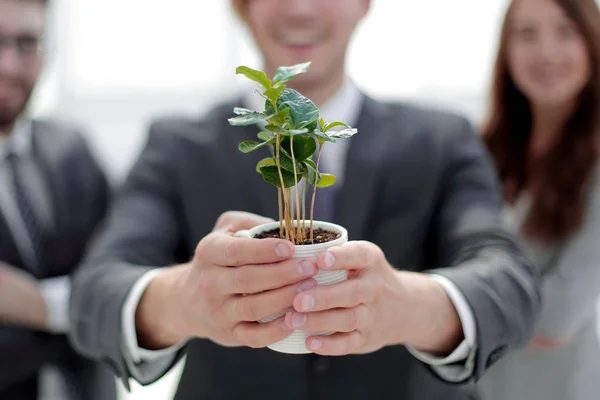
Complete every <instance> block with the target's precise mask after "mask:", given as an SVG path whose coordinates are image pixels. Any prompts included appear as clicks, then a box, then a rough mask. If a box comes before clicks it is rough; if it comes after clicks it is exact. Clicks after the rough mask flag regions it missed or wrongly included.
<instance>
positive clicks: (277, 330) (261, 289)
mask: <svg viewBox="0 0 600 400" xmlns="http://www.w3.org/2000/svg"><path fill="white" fill-rule="evenodd" d="M269 221H270V220H266V219H265V218H263V217H258V216H255V215H252V214H248V213H240V212H229V213H226V214H224V215H223V216H222V217H221V218H219V221H218V222H217V224H216V226H215V230H214V231H213V232H212V233H211V234H209V235H207V236H206V237H205V238H203V239H202V240H201V241H200V243H199V244H198V246H197V248H196V252H195V256H194V259H193V260H192V262H190V263H188V264H184V265H180V266H177V267H173V268H169V269H167V270H166V271H165V272H164V273H163V274H161V275H159V276H158V277H156V278H155V279H154V280H153V281H152V282H151V283H150V285H149V286H148V287H147V289H146V291H145V292H144V295H143V296H142V298H141V300H140V303H139V305H138V309H137V312H136V328H137V331H138V337H139V340H140V345H142V346H143V347H146V348H164V347H168V346H170V345H173V344H175V343H177V342H179V341H182V340H186V339H189V338H193V337H198V338H207V339H210V340H212V341H214V342H216V343H219V344H221V345H224V346H250V347H266V346H268V345H270V344H272V343H275V342H278V341H280V340H282V339H284V338H286V337H287V336H289V335H290V334H291V333H292V331H293V330H292V329H289V328H288V327H287V325H286V324H285V323H284V321H283V317H281V318H278V319H276V320H274V321H272V322H269V323H267V324H258V323H257V322H256V321H259V320H261V319H263V318H266V317H269V316H272V315H275V314H278V313H281V312H283V311H285V310H286V309H288V308H290V307H291V306H292V300H293V299H294V297H295V296H296V295H297V294H298V293H299V292H301V291H303V290H308V289H311V288H313V287H315V286H316V282H315V281H314V279H311V278H312V277H313V276H314V275H316V273H317V269H316V265H315V263H314V262H312V261H306V260H300V259H291V257H292V256H293V254H294V246H293V245H292V243H291V242H289V241H287V240H280V239H260V240H259V239H250V238H240V237H235V236H234V235H233V233H234V232H235V231H237V230H240V229H250V228H252V227H254V226H257V225H260V224H263V223H265V222H269Z"/></svg>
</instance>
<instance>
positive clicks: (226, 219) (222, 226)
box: [213, 211, 274, 233]
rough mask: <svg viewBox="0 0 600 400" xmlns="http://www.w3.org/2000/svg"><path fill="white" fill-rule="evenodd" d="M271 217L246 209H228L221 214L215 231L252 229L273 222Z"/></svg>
mask: <svg viewBox="0 0 600 400" xmlns="http://www.w3.org/2000/svg"><path fill="white" fill-rule="evenodd" d="M273 221H274V220H273V219H271V218H267V217H263V216H261V215H257V214H252V213H249V212H244V211H227V212H225V213H223V214H221V215H220V216H219V218H218V219H217V223H216V224H215V227H214V229H213V230H214V231H221V232H230V233H233V232H237V231H239V230H242V229H252V228H254V227H255V226H258V225H262V224H267V223H269V222H273Z"/></svg>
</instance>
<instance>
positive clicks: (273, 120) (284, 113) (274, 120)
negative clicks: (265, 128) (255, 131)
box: [268, 108, 290, 127]
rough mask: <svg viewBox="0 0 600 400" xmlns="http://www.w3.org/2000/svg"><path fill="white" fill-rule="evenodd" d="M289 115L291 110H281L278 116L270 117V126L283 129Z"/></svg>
mask: <svg viewBox="0 0 600 400" xmlns="http://www.w3.org/2000/svg"><path fill="white" fill-rule="evenodd" d="M289 113H290V109H289V108H284V109H279V112H278V113H277V114H275V115H272V116H270V117H269V119H268V122H269V124H270V125H275V126H277V127H281V126H282V125H283V124H284V123H285V121H286V119H287V118H288V115H289Z"/></svg>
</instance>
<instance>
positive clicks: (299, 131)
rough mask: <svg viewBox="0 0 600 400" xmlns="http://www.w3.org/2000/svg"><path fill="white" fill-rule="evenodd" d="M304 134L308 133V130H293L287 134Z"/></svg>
mask: <svg viewBox="0 0 600 400" xmlns="http://www.w3.org/2000/svg"><path fill="white" fill-rule="evenodd" d="M303 133H308V129H306V128H303V129H292V130H289V131H287V134H288V135H289V136H296V135H302V134H303Z"/></svg>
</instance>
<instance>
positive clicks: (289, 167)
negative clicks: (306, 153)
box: [274, 147, 302, 173]
mask: <svg viewBox="0 0 600 400" xmlns="http://www.w3.org/2000/svg"><path fill="white" fill-rule="evenodd" d="M274 157H275V159H277V154H275V155H274ZM294 158H295V160H296V173H301V172H302V163H301V162H299V161H298V158H296V154H294ZM279 165H281V168H283V169H285V170H286V171H290V172H294V163H292V155H291V154H290V153H289V152H288V151H287V150H286V149H285V148H283V147H280V148H279Z"/></svg>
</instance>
